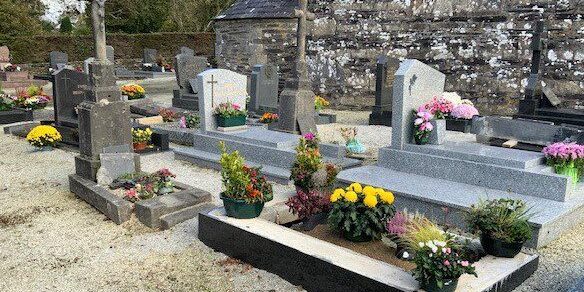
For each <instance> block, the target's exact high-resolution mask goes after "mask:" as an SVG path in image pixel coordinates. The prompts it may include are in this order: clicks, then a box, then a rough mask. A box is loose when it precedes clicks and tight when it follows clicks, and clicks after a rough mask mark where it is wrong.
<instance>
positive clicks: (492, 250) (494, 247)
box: [481, 234, 523, 258]
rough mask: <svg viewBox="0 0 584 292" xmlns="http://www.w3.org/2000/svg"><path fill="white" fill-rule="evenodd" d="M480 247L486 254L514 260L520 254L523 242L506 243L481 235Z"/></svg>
mask: <svg viewBox="0 0 584 292" xmlns="http://www.w3.org/2000/svg"><path fill="white" fill-rule="evenodd" d="M481 245H482V246H483V249H484V250H485V252H486V253H487V254H490V255H492V256H496V257H501V258H514V257H515V256H516V255H518V254H519V253H520V252H521V248H522V247H523V242H520V243H506V242H503V241H501V240H497V239H494V238H492V237H491V236H490V235H488V234H481Z"/></svg>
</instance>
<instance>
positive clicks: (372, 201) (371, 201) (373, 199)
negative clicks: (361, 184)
mask: <svg viewBox="0 0 584 292" xmlns="http://www.w3.org/2000/svg"><path fill="white" fill-rule="evenodd" d="M363 204H365V206H367V207H369V208H375V206H377V196H375V195H373V196H365V199H363Z"/></svg>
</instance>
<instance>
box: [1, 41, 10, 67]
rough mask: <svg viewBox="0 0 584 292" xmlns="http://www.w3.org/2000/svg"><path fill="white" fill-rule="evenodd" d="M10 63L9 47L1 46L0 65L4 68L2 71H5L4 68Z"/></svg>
mask: <svg viewBox="0 0 584 292" xmlns="http://www.w3.org/2000/svg"><path fill="white" fill-rule="evenodd" d="M9 63H10V50H9V49H8V47H7V46H1V47H0V65H1V66H2V68H0V69H2V70H3V69H4V67H5V66H6V65H7V64H9Z"/></svg>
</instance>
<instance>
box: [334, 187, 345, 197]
mask: <svg viewBox="0 0 584 292" xmlns="http://www.w3.org/2000/svg"><path fill="white" fill-rule="evenodd" d="M333 195H338V196H339V197H342V196H344V195H345V190H343V189H336V190H335V191H334V192H333Z"/></svg>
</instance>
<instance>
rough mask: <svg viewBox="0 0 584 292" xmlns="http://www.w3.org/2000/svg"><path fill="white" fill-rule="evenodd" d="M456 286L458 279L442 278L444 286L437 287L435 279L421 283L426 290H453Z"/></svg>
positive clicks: (451, 291) (430, 291)
mask: <svg viewBox="0 0 584 292" xmlns="http://www.w3.org/2000/svg"><path fill="white" fill-rule="evenodd" d="M457 286H458V279H454V280H444V286H442V288H439V287H438V285H437V284H436V280H434V279H430V280H429V283H427V284H425V285H423V287H422V288H423V289H424V290H425V291H428V292H454V291H456V287H457Z"/></svg>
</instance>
